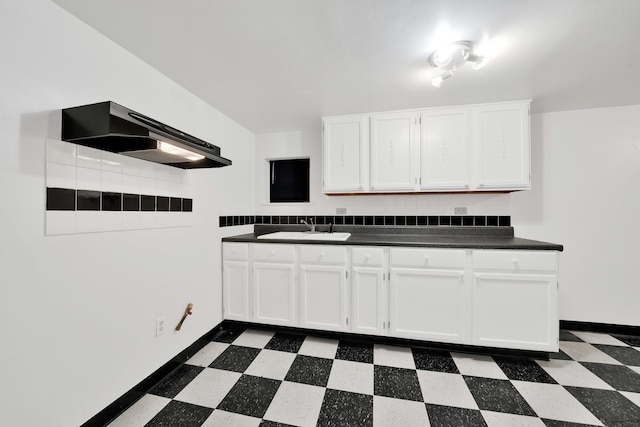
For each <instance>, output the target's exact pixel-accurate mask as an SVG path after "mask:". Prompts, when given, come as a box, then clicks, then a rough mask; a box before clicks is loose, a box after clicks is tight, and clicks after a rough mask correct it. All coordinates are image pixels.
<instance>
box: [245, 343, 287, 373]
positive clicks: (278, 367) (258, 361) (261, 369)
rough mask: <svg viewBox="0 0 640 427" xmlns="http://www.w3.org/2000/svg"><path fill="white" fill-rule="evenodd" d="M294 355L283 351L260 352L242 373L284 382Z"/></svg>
mask: <svg viewBox="0 0 640 427" xmlns="http://www.w3.org/2000/svg"><path fill="white" fill-rule="evenodd" d="M295 358H296V355H295V354H293V353H287V352H284V351H274V350H262V351H261V352H260V353H258V356H257V357H256V358H255V359H253V362H251V365H249V367H248V368H247V370H246V371H245V372H244V373H245V374H247V375H254V376H256V377H265V378H272V379H274V380H281V381H282V380H284V377H286V376H287V372H289V369H290V368H291V364H292V363H293V360H294V359H295Z"/></svg>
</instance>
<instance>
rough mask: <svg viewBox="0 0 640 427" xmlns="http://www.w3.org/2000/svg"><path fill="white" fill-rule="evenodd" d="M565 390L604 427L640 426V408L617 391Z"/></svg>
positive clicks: (570, 388)
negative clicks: (604, 426)
mask: <svg viewBox="0 0 640 427" xmlns="http://www.w3.org/2000/svg"><path fill="white" fill-rule="evenodd" d="M566 389H567V391H568V392H569V393H571V394H572V395H573V396H574V397H575V398H576V399H578V400H579V401H580V403H582V404H583V405H584V406H585V407H586V408H587V409H588V410H589V411H591V413H592V414H593V415H595V416H596V417H597V418H598V419H599V420H600V421H601V422H602V423H603V424H604V425H606V426H629V427H632V426H638V425H640V408H639V407H637V406H636V405H634V404H633V402H631V401H630V400H629V399H627V398H626V397H624V396H623V395H621V394H620V393H618V392H617V391H609V390H598V389H595V388H580V387H566ZM634 423H635V424H634Z"/></svg>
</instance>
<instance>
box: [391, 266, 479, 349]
mask: <svg viewBox="0 0 640 427" xmlns="http://www.w3.org/2000/svg"><path fill="white" fill-rule="evenodd" d="M390 291H391V292H390V314H391V324H390V332H391V335H393V336H398V337H404V338H417V339H424V340H431V341H442V342H454V343H462V342H464V341H465V335H466V334H465V331H466V328H465V324H466V318H467V317H466V304H465V294H466V293H465V280H464V271H463V270H428V269H417V268H391V282H390Z"/></svg>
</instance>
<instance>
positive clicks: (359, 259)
mask: <svg viewBox="0 0 640 427" xmlns="http://www.w3.org/2000/svg"><path fill="white" fill-rule="evenodd" d="M383 256H384V249H382V248H353V251H352V255H351V263H352V264H353V265H359V266H369V265H370V266H376V267H381V266H382V259H383Z"/></svg>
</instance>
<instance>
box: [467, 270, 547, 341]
mask: <svg viewBox="0 0 640 427" xmlns="http://www.w3.org/2000/svg"><path fill="white" fill-rule="evenodd" d="M473 281H474V290H473V344H474V345H482V346H491V347H504V348H517V349H521V350H539V351H558V314H557V313H558V306H557V277H556V276H552V275H543V274H540V275H535V274H498V273H474V279H473Z"/></svg>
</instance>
